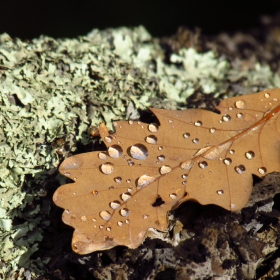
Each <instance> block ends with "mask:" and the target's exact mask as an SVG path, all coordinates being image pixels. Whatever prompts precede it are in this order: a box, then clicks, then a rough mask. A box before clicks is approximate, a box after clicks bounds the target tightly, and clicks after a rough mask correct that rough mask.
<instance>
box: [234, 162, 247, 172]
mask: <svg viewBox="0 0 280 280" xmlns="http://www.w3.org/2000/svg"><path fill="white" fill-rule="evenodd" d="M234 169H235V171H236V172H237V173H238V174H243V173H244V172H245V170H246V168H245V166H244V165H242V164H240V165H238V166H235V167H234Z"/></svg>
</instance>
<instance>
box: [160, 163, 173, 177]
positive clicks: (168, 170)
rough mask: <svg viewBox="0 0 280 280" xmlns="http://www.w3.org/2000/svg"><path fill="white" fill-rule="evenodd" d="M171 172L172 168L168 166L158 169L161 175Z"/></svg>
mask: <svg viewBox="0 0 280 280" xmlns="http://www.w3.org/2000/svg"><path fill="white" fill-rule="evenodd" d="M171 170H172V168H171V167H170V166H169V165H163V166H162V167H161V168H160V169H159V172H160V174H161V175H163V174H166V173H169V172H170V171H171Z"/></svg>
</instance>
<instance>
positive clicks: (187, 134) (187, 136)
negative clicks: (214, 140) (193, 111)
mask: <svg viewBox="0 0 280 280" xmlns="http://www.w3.org/2000/svg"><path fill="white" fill-rule="evenodd" d="M183 136H184V138H186V139H187V138H189V137H190V136H191V135H190V134H189V133H184V134H183Z"/></svg>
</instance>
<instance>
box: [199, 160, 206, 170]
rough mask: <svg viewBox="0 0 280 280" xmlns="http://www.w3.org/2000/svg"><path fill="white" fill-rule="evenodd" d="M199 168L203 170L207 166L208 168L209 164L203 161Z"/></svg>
mask: <svg viewBox="0 0 280 280" xmlns="http://www.w3.org/2000/svg"><path fill="white" fill-rule="evenodd" d="M198 166H199V167H200V168H201V169H205V168H206V167H207V166H208V163H207V162H206V161H202V162H199V163H198Z"/></svg>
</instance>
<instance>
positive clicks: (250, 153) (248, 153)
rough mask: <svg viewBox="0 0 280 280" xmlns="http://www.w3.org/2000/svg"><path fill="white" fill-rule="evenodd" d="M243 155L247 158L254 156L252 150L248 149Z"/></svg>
mask: <svg viewBox="0 0 280 280" xmlns="http://www.w3.org/2000/svg"><path fill="white" fill-rule="evenodd" d="M245 157H246V158H247V159H253V158H254V157H255V153H254V152H253V151H248V152H246V153H245Z"/></svg>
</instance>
